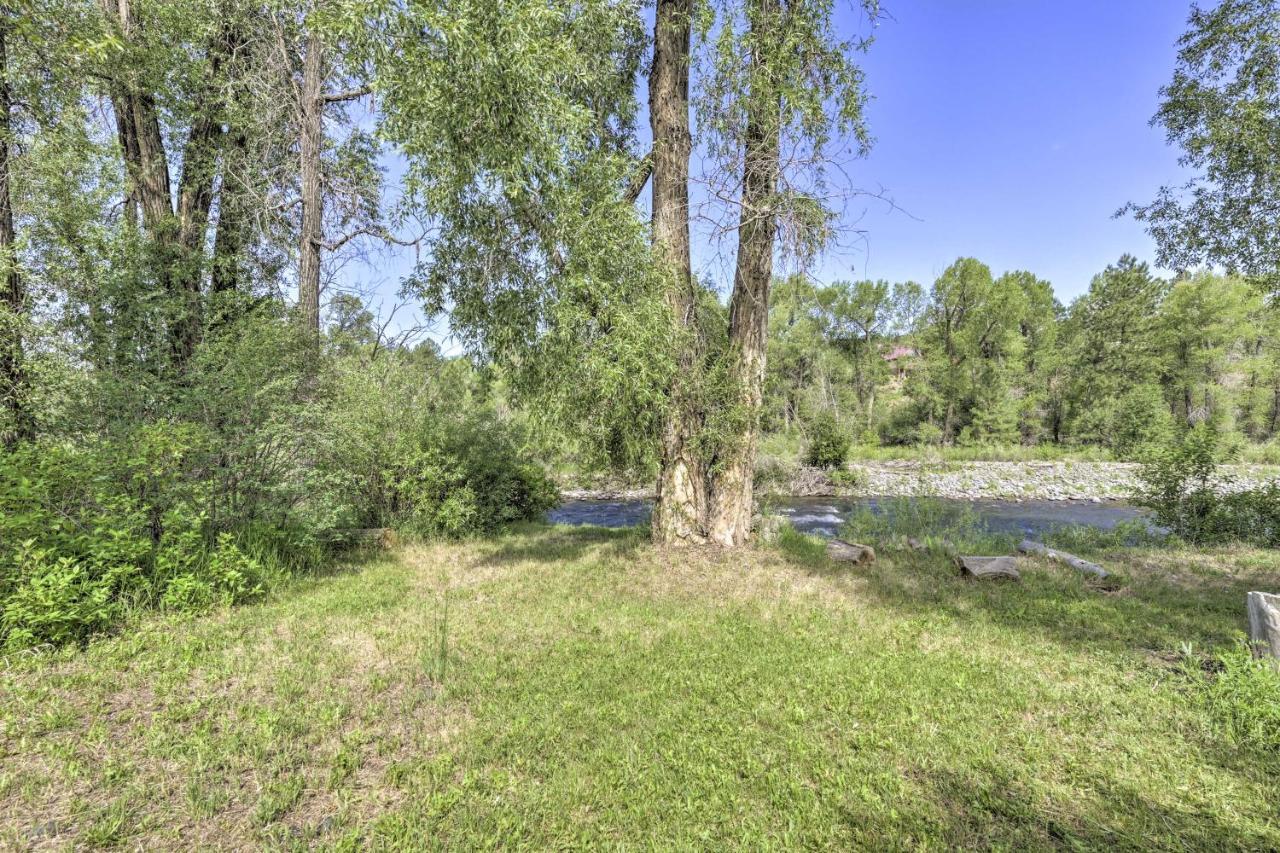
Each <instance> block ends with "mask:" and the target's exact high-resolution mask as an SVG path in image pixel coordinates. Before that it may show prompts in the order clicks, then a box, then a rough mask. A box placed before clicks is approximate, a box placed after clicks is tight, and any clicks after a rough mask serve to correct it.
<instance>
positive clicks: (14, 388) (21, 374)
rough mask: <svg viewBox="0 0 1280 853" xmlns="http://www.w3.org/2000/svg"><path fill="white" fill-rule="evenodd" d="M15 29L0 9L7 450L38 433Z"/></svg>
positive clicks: (1, 425)
mask: <svg viewBox="0 0 1280 853" xmlns="http://www.w3.org/2000/svg"><path fill="white" fill-rule="evenodd" d="M11 30H12V20H11V18H10V14H9V11H8V10H7V9H3V8H0V406H3V408H4V410H5V415H6V417H5V421H4V422H0V444H3V445H4V446H5V447H8V448H12V447H13V446H15V445H16V444H17V443H18V442H19V441H22V440H24V439H29V438H31V436H32V435H33V434H34V431H35V428H34V423H33V420H32V417H31V412H30V410H29V409H28V407H27V404H26V391H27V388H26V386H27V381H26V368H25V366H24V364H23V361H24V353H23V340H22V336H23V331H22V329H23V323H24V320H25V315H26V313H27V311H26V308H27V305H26V303H27V296H26V291H25V288H24V287H23V283H22V273H21V271H20V269H19V267H18V254H17V235H16V233H15V231H14V220H13V197H12V193H11V192H10V188H9V184H10V175H11V171H12V170H11V164H10V158H11V157H12V156H13V151H14V146H13V142H14V118H13V100H14V98H13V86H12V83H11V78H10V75H11V73H12V71H11V68H10V65H9V47H8V42H9V34H10V32H11Z"/></svg>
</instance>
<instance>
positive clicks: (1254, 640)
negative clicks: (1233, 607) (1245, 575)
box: [1245, 592, 1280, 665]
mask: <svg viewBox="0 0 1280 853" xmlns="http://www.w3.org/2000/svg"><path fill="white" fill-rule="evenodd" d="M1245 603H1246V605H1247V606H1248V608H1249V645H1250V646H1251V647H1252V648H1253V655H1254V657H1260V658H1261V657H1270V658H1275V659H1277V665H1280V595H1272V594H1271V593H1268V592H1251V593H1249V594H1248V595H1247V596H1245Z"/></svg>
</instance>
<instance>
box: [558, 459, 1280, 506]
mask: <svg viewBox="0 0 1280 853" xmlns="http://www.w3.org/2000/svg"><path fill="white" fill-rule="evenodd" d="M847 467H848V472H849V473H848V474H847V475H846V476H845V477H844V478H841V479H842V482H838V483H837V482H833V481H832V478H831V477H830V476H829V475H828V474H827V473H826V472H824V471H820V470H818V469H815V468H804V467H800V468H796V469H794V470H793V471H789V472H786V474H785V475H784V476H779V477H774V478H771V480H770V482H768V483H767V484H766V489H765V490H766V491H767V492H768V493H770V494H775V495H791V496H797V497H802V496H820V495H831V496H841V495H844V496H850V495H854V496H856V495H874V496H881V497H914V496H920V495H933V496H936V497H941V498H957V499H980V498H987V499H997V500H1013V501H1018V500H1036V501H1123V500H1127V499H1129V498H1130V497H1131V496H1132V494H1133V491H1134V488H1135V487H1136V486H1137V482H1138V469H1139V466H1138V465H1136V464H1133V463H1128V462H919V461H906V460H903V461H888V462H854V463H851V464H850V465H848V466H847ZM1222 472H1223V474H1224V476H1225V478H1226V481H1227V482H1226V485H1224V488H1225V489H1243V488H1255V487H1257V486H1261V485H1263V484H1265V483H1267V482H1271V481H1275V480H1277V479H1280V467H1277V466H1271V465H1228V466H1224V467H1223V469H1222ZM563 494H564V497H565V499H566V500H602V499H603V500H639V499H644V498H652V497H653V489H652V487H648V486H634V485H632V486H627V485H616V484H601V485H600V486H599V487H595V488H586V489H566V490H565V491H564V492H563Z"/></svg>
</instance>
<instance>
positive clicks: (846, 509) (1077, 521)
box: [547, 497, 1146, 536]
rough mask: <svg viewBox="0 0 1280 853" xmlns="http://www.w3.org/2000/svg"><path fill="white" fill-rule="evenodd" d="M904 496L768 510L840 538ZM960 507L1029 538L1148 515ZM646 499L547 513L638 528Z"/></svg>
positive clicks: (1079, 507)
mask: <svg viewBox="0 0 1280 853" xmlns="http://www.w3.org/2000/svg"><path fill="white" fill-rule="evenodd" d="M899 500H902V499H900V498H897V499H893V500H886V499H884V498H831V497H820V498H812V497H810V498H777V497H771V498H769V501H768V511H769V512H772V513H776V514H778V515H781V516H784V517H786V518H787V519H789V520H790V521H791V524H792V525H793V526H794V527H795V528H796V529H797V530H800V531H802V532H804V533H816V534H818V535H820V536H835V535H836V534H837V532H838V531H839V529H840V525H841V524H843V523H844V521H845V519H847V518H848V517H849V516H850V515H852V514H854V513H856V512H859V511H861V510H863V509H870V510H871V511H872V512H892V510H893V506H894V504H895V503H896V502H897V501H899ZM941 500H942V501H943V503H945V504H948V505H952V506H954V507H956V508H959V507H968V508H970V509H971V510H972V511H973V512H974V513H975V514H976V515H977V516H978V518H979V519H980V520H981V521H982V522H983V524H984V525H985V526H986V527H987V528H988V529H989V530H991V531H992V532H995V533H1016V534H1024V535H1028V536H1034V535H1036V534H1043V533H1045V532H1047V531H1049V530H1053V529H1056V528H1062V527H1073V526H1084V527H1097V528H1101V529H1103V530H1110V529H1111V528H1112V527H1115V526H1116V525H1117V524H1119V523H1120V522H1122V521H1131V520H1134V519H1142V518H1145V517H1146V513H1145V512H1144V511H1143V510H1140V509H1138V508H1136V507H1132V506H1127V505H1125V504H1119V503H1091V502H1088V501H1037V500H1024V501H1002V500H956V499H941ZM651 505H652V504H651V502H650V501H647V500H571V501H565V502H564V503H563V504H561V505H560V506H559V507H557V508H556V509H553V510H552V511H551V512H549V513H547V520H548V521H550V522H552V523H554V524H594V525H597V526H600V527H633V526H636V525H639V524H644V523H646V522H647V521H648V519H649V510H650V507H651Z"/></svg>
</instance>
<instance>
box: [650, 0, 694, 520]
mask: <svg viewBox="0 0 1280 853" xmlns="http://www.w3.org/2000/svg"><path fill="white" fill-rule="evenodd" d="M692 16H693V2H692V0H658V3H657V9H656V12H655V15H654V28H653V64H652V66H651V67H650V71H649V126H650V131H651V133H652V135H653V190H652V203H651V208H652V211H653V219H652V224H651V228H652V233H653V245H654V254H655V256H656V258H657V261H658V263H659V264H660V265H661V266H662V271H663V272H664V273H665V274H666V275H667V276H668V277H669V282H668V284H667V302H668V306H669V309H670V312H671V319H672V323H673V327H674V328H673V332H674V338H675V346H676V347H677V348H678V349H679V353H678V356H677V361H678V364H679V369H678V370H677V371H676V373H675V374H674V376H673V382H672V386H671V389H670V395H671V400H670V405H669V408H668V411H667V414H666V417H665V419H664V421H663V424H662V437H661V459H660V462H659V469H658V485H657V490H656V492H655V500H654V507H653V518H652V528H653V538H654V540H655V541H658V542H666V543H686V542H699V541H702V539H703V536H704V535H705V529H706V523H707V512H708V494H707V474H706V462H705V460H704V459H703V458H702V457H701V455H700V454H699V452H698V448H697V435H698V433H699V431H700V430H701V428H702V422H703V419H704V416H703V413H702V412H701V411H700V408H699V405H698V401H697V393H698V391H697V387H696V375H695V371H696V370H697V369H698V367H699V365H700V362H701V361H702V357H703V354H704V353H703V349H704V342H703V341H702V340H701V335H700V334H699V330H698V328H697V308H698V293H697V286H698V285H697V282H696V281H695V280H694V277H693V267H692V262H691V259H690V248H689V157H690V155H691V153H692V149H693V140H692V138H691V136H690V133H689V64H690V59H691V46H690V42H691V38H692V35H691V33H692V24H693V21H692Z"/></svg>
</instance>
